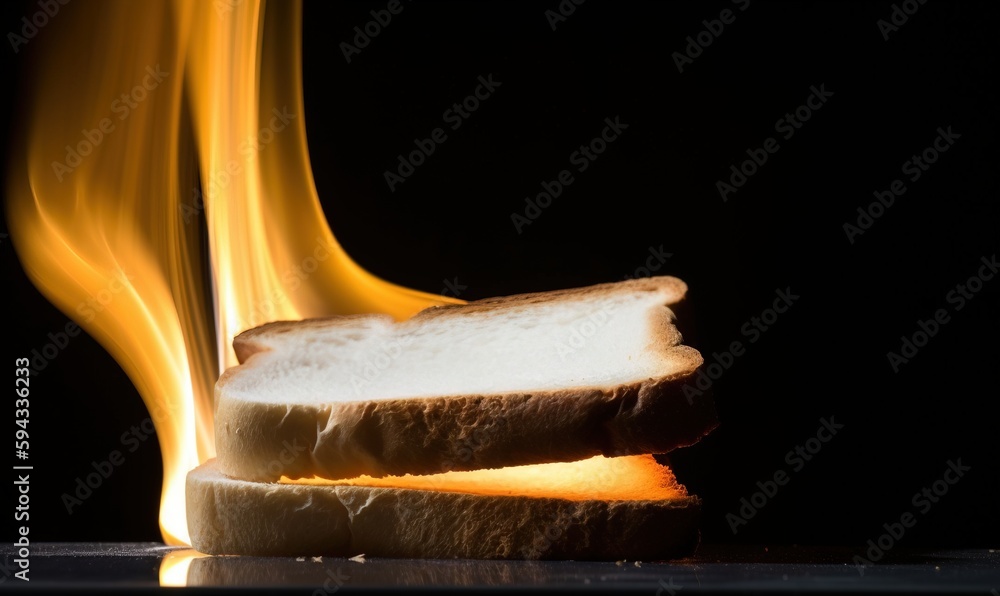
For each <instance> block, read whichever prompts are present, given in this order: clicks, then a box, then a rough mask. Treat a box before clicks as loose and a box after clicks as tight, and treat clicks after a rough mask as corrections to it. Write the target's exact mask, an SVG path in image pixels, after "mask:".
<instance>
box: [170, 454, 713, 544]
mask: <svg viewBox="0 0 1000 596" xmlns="http://www.w3.org/2000/svg"><path fill="white" fill-rule="evenodd" d="M186 490H187V495H186V496H187V519H188V528H189V531H190V534H191V541H192V546H193V547H194V548H195V549H197V550H199V551H201V552H203V553H207V554H216V555H226V554H239V555H253V556H318V555H326V556H348V557H349V556H354V555H357V554H361V553H364V554H365V555H366V556H369V557H397V558H418V557H419V558H439V559H449V558H465V559H581V560H620V559H627V560H642V561H656V560H666V559H672V558H677V557H683V556H687V555H690V554H691V553H693V552H694V549H695V547H696V546H697V543H698V537H699V534H698V522H699V517H700V511H701V501H700V500H699V499H698V498H697V497H695V496H683V497H678V498H675V499H669V500H643V501H598V500H593V501H570V500H563V499H550V498H531V497H517V496H502V497H497V496H482V495H472V494H465V493H449V492H437V491H423V490H413V489H394V488H373V487H362V486H315V485H287V484H267V483H254V482H246V481H242V480H233V479H231V478H228V477H226V476H224V475H223V474H222V473H220V471H219V469H218V467H217V466H216V464H215V462H213V461H209V462H208V463H206V464H204V465H202V466H200V467H199V468H197V469H195V470H193V471H191V472H190V473H189V474H188V478H187V487H186Z"/></svg>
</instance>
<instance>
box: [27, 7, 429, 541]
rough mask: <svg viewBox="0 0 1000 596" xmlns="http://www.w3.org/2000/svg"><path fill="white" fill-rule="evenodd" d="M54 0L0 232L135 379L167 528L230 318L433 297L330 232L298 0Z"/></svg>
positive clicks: (380, 308)
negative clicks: (309, 114) (384, 272)
mask: <svg viewBox="0 0 1000 596" xmlns="http://www.w3.org/2000/svg"><path fill="white" fill-rule="evenodd" d="M63 10H64V12H63V13H62V14H60V18H59V19H53V20H52V22H51V23H50V24H49V26H48V28H47V29H46V30H45V31H44V35H39V36H38V38H37V39H36V40H34V41H33V42H32V43H33V47H32V48H31V49H32V50H37V51H39V54H38V55H37V56H35V58H36V59H37V64H36V65H35V68H34V69H33V72H35V73H40V74H41V75H42V76H39V77H37V78H35V79H34V80H32V81H30V84H29V85H28V88H27V90H28V94H29V95H28V97H29V98H30V102H29V103H28V106H29V107H28V108H27V109H26V113H25V118H24V120H23V122H22V124H23V127H24V129H25V130H24V135H25V136H24V143H23V146H22V147H21V152H20V154H19V155H18V157H17V158H15V160H14V161H13V162H12V164H11V175H10V178H9V180H10V182H9V188H8V191H9V192H8V197H9V198H8V205H7V207H8V219H9V222H10V229H11V237H12V240H13V242H14V245H15V247H16V249H17V252H18V255H19V257H20V259H21V262H22V264H23V265H24V268H25V270H26V271H27V273H28V275H29V277H30V278H31V280H32V281H33V282H34V283H35V285H36V286H38V288H39V289H40V290H41V291H42V293H43V294H45V296H46V297H47V298H48V299H49V300H51V301H52V302H53V304H55V305H56V306H57V307H58V308H60V309H61V310H62V311H63V312H64V313H66V314H67V315H68V316H70V317H72V318H74V319H75V320H76V321H77V322H78V323H80V325H81V326H82V327H83V328H84V329H85V330H86V331H87V332H88V333H90V334H91V335H92V336H93V337H94V338H96V339H97V340H98V341H99V342H100V343H101V344H102V345H103V346H104V347H105V349H107V350H108V352H109V353H111V355H112V356H113V357H114V358H115V360H117V361H118V363H119V364H120V365H121V366H122V368H123V369H124V370H125V372H126V373H127V374H128V376H129V378H130V379H131V380H132V382H133V383H134V384H135V386H136V388H137V389H138V391H139V393H140V394H141V395H142V398H143V400H144V402H145V403H146V406H147V408H148V409H149V411H150V415H151V417H152V419H153V422H154V424H155V426H156V430H157V436H158V438H159V441H160V445H161V449H162V453H163V468H164V481H163V493H162V498H161V503H160V529H161V532H162V534H163V537H164V540H165V541H166V542H167V543H169V544H184V543H187V542H188V532H187V523H186V519H185V510H184V479H185V475H186V473H187V472H188V471H189V470H190V469H192V468H194V467H195V466H196V465H198V464H199V463H201V462H203V461H205V460H206V459H208V458H210V457H212V456H213V455H214V438H213V432H212V412H213V407H212V387H213V384H214V382H215V379H216V378H217V377H218V373H219V371H220V370H221V369H223V368H224V367H226V366H229V365H232V364H235V355H234V354H233V352H232V349H231V347H230V345H231V341H232V338H233V337H234V336H235V335H236V334H237V333H239V332H240V331H242V330H244V329H247V328H249V327H252V326H255V325H258V324H260V323H263V322H265V321H269V320H278V319H299V318H306V317H313V316H323V315H329V314H348V313H356V312H385V313H389V314H391V315H393V316H395V317H397V318H405V317H407V316H409V315H411V314H413V313H414V312H416V311H418V310H420V309H422V308H424V307H426V306H429V305H432V304H440V303H442V302H445V301H447V299H445V298H442V297H439V296H432V295H429V294H424V293H420V292H416V291H413V290H408V289H405V288H402V287H399V286H395V285H392V284H390V283H387V282H385V281H382V280H380V279H378V278H376V277H374V276H372V275H370V274H368V273H367V272H365V271H364V270H363V269H361V268H360V267H359V266H358V265H357V264H356V263H354V262H353V261H352V260H351V259H350V258H349V257H348V256H347V255H346V253H345V252H344V251H343V249H342V248H341V247H340V245H339V244H338V243H337V242H336V240H335V239H334V237H333V235H332V233H331V232H330V229H329V227H328V225H327V223H326V220H325V218H324V216H323V212H322V209H321V206H320V203H319V200H318V197H317V195H316V191H315V187H314V184H313V178H312V173H311V170H310V162H309V158H308V153H307V146H306V137H305V117H304V110H303V99H302V85H301V72H300V45H301V44H300V20H301V6H300V5H299V3H298V2H289V3H284V2H282V3H273V4H270V5H268V6H267V8H266V10H265V6H264V3H263V2H262V1H255V0H245V1H244V0H215V1H213V2H208V1H195V0H187V1H185V0H174V1H171V0H154V1H148V2H131V1H129V0H108V1H106V2H88V3H79V4H77V3H74V4H71V5H68V6H66V7H65V8H64V9H63ZM35 46H42V47H35ZM195 156H197V157H195ZM199 188H200V189H201V191H199V190H198V189H199ZM202 218H204V219H203V221H202ZM203 231H207V237H208V248H207V251H206V249H205V248H204V247H203V245H202V234H203Z"/></svg>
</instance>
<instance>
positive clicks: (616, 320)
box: [223, 289, 689, 404]
mask: <svg viewBox="0 0 1000 596" xmlns="http://www.w3.org/2000/svg"><path fill="white" fill-rule="evenodd" d="M673 297H674V294H673V293H672V292H670V291H668V290H667V289H664V290H649V291H638V292H636V291H632V292H621V291H619V292H611V293H607V294H590V295H587V294H581V295H579V296H575V297H573V298H572V299H570V298H563V299H560V300H556V299H552V300H549V301H542V302H524V303H513V304H511V305H508V306H504V307H502V308H494V309H491V310H482V309H477V308H471V309H468V308H464V307H457V308H450V309H438V310H443V312H442V313H440V314H434V313H432V315H433V316H420V315H418V316H416V317H414V318H412V319H410V320H408V321H404V322H401V323H396V322H395V321H393V320H392V318H390V317H388V316H365V317H353V318H338V319H328V320H327V323H326V324H324V323H322V322H320V321H316V322H314V323H312V324H306V325H299V326H284V327H282V326H277V327H275V328H273V329H272V330H270V331H267V332H263V333H261V334H259V335H257V336H255V338H254V339H255V342H257V343H258V344H259V345H260V346H262V347H266V348H267V350H265V351H262V352H261V353H257V354H256V355H254V357H253V358H254V360H253V363H252V365H251V366H249V367H248V371H247V374H239V375H233V376H231V377H229V378H228V379H227V382H226V385H225V387H224V389H223V392H224V395H225V396H226V397H227V398H229V399H238V400H241V401H247V402H262V403H271V404H316V403H325V402H330V401H368V400H388V399H400V398H421V397H434V396H448V395H468V394H497V393H510V392H523V391H546V390H555V389H566V388H572V387H593V386H609V385H620V384H623V383H628V382H632V381H634V380H636V379H642V378H646V377H663V376H669V375H671V374H675V373H677V372H681V371H683V370H686V369H687V368H688V365H689V362H688V361H687V360H686V359H684V358H677V357H675V356H676V354H675V353H674V352H681V351H680V350H673V349H672V348H674V346H676V345H677V344H678V343H679V341H680V335H679V333H677V331H676V329H675V328H673V313H672V312H671V311H670V309H669V307H667V306H665V304H666V302H667V301H668V300H670V299H671V298H673ZM250 370H252V371H253V372H252V373H251V372H249V371H250Z"/></svg>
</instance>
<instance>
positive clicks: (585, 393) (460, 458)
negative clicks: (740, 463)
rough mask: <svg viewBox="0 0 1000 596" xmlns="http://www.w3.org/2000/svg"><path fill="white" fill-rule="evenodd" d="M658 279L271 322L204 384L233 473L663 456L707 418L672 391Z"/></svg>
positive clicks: (668, 319) (662, 285)
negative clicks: (402, 316) (406, 311)
mask: <svg viewBox="0 0 1000 596" xmlns="http://www.w3.org/2000/svg"><path fill="white" fill-rule="evenodd" d="M686 290H687V286H686V285H685V284H684V282H682V281H680V280H679V279H676V278H673V277H653V278H646V279H636V280H629V281H624V282H618V283H609V284H601V285H596V286H591V287H587V288H580V289H573V290H562V291H555V292H543V293H537V294H523V295H518V296H509V297H502V298H491V299H488V300H480V301H477V302H472V303H469V304H467V305H461V306H445V307H435V308H430V309H427V310H424V311H422V312H420V313H418V314H417V315H416V316H414V317H413V318H411V319H409V320H407V321H404V322H401V323H396V322H394V321H393V320H392V319H391V318H389V317H387V316H379V315H361V316H346V317H333V318H328V319H314V320H307V321H299V322H277V323H271V324H268V325H264V326H262V327H258V328H256V329H252V330H250V331H247V332H244V333H242V334H240V335H239V336H238V337H237V338H236V339H235V341H234V347H235V350H236V354H237V356H238V358H239V360H240V362H241V364H240V366H236V367H233V368H231V369H229V370H227V371H226V372H225V373H224V374H223V375H222V377H221V378H220V380H219V382H218V384H217V385H216V415H215V430H216V448H217V460H218V463H217V465H218V468H219V470H220V471H221V472H222V473H224V474H226V475H227V476H230V477H232V478H240V479H242V480H253V481H264V482H269V481H275V480H278V479H279V478H280V477H282V476H284V477H288V478H309V477H314V476H317V477H322V478H332V479H338V478H353V477H356V476H359V475H362V474H367V475H370V476H385V475H400V474H406V473H410V474H436V473H440V472H446V471H449V470H474V469H480V468H500V467H505V466H517V465H525V464H534V463H547V462H556V461H575V460H580V459H584V458H588V457H591V456H594V455H601V454H603V455H608V456H616V455H629V454H646V453H665V452H668V451H670V450H672V449H674V448H676V447H681V446H686V445H690V444H692V443H694V442H696V441H698V440H699V439H700V438H701V437H702V436H703V435H704V434H706V433H707V432H709V431H710V430H711V429H712V428H714V426H715V424H716V419H715V411H714V408H713V406H712V404H711V402H710V401H709V400H702V399H696V400H694V401H693V402H689V400H688V399H687V398H686V397H685V396H684V395H683V394H682V388H683V384H684V382H685V381H687V380H688V378H689V377H690V376H691V375H692V374H693V373H694V372H695V370H696V369H697V367H698V366H699V365H701V363H702V358H701V355H700V354H699V353H698V351H697V350H695V349H693V348H690V347H688V346H683V345H679V344H680V341H681V335H680V333H679V332H678V330H677V328H676V327H675V326H674V313H673V311H672V310H671V308H670V306H672V305H675V304H677V303H679V302H680V301H681V300H682V299H683V298H684V294H685V292H686Z"/></svg>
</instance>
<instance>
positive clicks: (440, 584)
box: [0, 543, 1000, 596]
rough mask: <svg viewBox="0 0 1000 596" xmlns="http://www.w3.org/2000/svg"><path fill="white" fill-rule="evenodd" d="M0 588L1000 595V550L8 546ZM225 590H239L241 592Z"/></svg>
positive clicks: (655, 595) (671, 595) (670, 595)
mask: <svg viewBox="0 0 1000 596" xmlns="http://www.w3.org/2000/svg"><path fill="white" fill-rule="evenodd" d="M2 554H3V563H2V565H0V567H2V573H0V591H5V592H11V591H21V590H25V591H30V592H32V593H39V592H59V593H65V592H76V593H80V592H83V593H95V594H110V593H139V592H147V591H158V590H161V588H162V587H164V586H187V587H188V588H189V591H191V592H201V591H217V590H218V588H226V587H228V588H237V589H238V590H239V591H240V592H241V593H243V592H250V593H263V592H282V593H291V594H296V593H301V594H334V593H350V592H385V591H391V592H400V591H409V592H414V591H417V592H427V593H441V592H466V591H471V590H482V591H491V592H505V591H517V592H526V591H546V592H562V593H569V592H573V593H581V594H594V593H615V594H621V593H640V594H648V595H649V596H677V595H680V596H684V595H687V594H706V593H718V594H733V593H771V592H780V593H823V594H832V593H853V594H859V593H862V594H863V593H880V594H885V593H907V594H935V593H947V594H955V593H969V594H981V595H983V596H990V595H991V594H992V596H1000V551H993V550H936V551H935V550H925V551H914V550H903V549H902V548H899V549H893V550H892V551H890V552H889V553H887V554H886V555H885V557H884V558H882V559H881V560H880V561H879V562H877V563H874V564H872V565H870V566H868V565H864V566H861V565H859V564H858V562H857V560H855V559H854V557H855V555H859V554H860V555H862V556H863V555H864V551H863V549H849V548H841V547H803V546H768V547H765V546H722V545H702V547H701V548H700V549H699V551H698V554H697V556H695V557H692V558H689V559H683V560H679V561H672V562H668V563H650V562H642V561H639V562H636V561H616V562H584V561H469V560H415V559H371V558H369V559H366V560H364V562H360V561H352V560H347V559H342V558H330V557H324V558H322V559H318V560H315V559H313V558H311V557H306V558H304V559H303V560H297V559H294V558H289V559H282V558H258V557H203V556H200V555H197V554H196V553H194V552H193V551H191V550H187V549H179V548H174V547H168V546H164V545H162V544H154V543H83V544H80V543H46V544H35V545H32V550H31V555H30V567H29V569H30V572H29V577H30V582H24V581H21V580H20V579H18V578H16V577H14V573H15V572H16V571H18V569H19V567H18V565H17V563H16V562H15V559H16V558H17V555H16V553H15V551H14V548H13V545H11V544H5V545H4V546H3V547H2ZM226 591H234V590H232V589H230V590H226Z"/></svg>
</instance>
